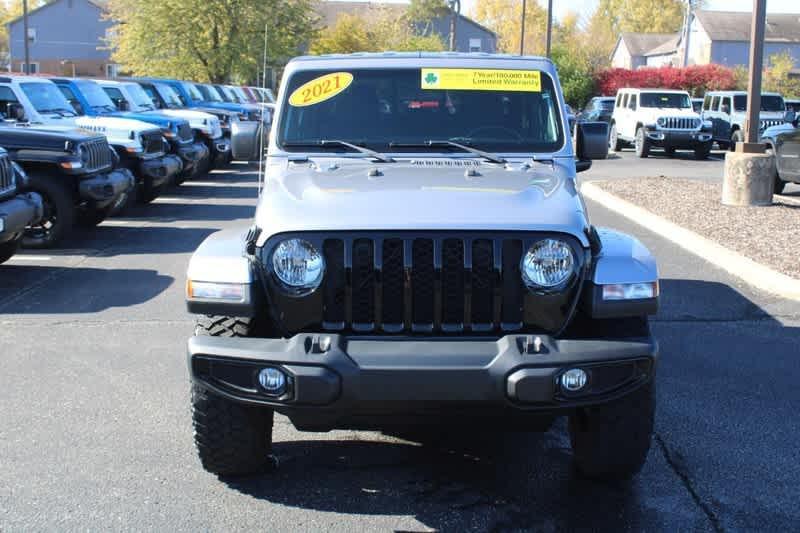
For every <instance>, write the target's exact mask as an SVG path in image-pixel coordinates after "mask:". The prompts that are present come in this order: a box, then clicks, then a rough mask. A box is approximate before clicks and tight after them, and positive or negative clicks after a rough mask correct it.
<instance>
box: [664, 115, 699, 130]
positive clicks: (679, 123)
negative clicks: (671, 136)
mask: <svg viewBox="0 0 800 533" xmlns="http://www.w3.org/2000/svg"><path fill="white" fill-rule="evenodd" d="M661 127H662V128H664V129H667V130H696V129H697V128H699V127H700V119H699V118H687V117H664V125H663V126H661Z"/></svg>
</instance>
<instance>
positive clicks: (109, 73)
mask: <svg viewBox="0 0 800 533" xmlns="http://www.w3.org/2000/svg"><path fill="white" fill-rule="evenodd" d="M117 76H119V65H117V64H115V63H109V64H107V65H106V78H116V77H117Z"/></svg>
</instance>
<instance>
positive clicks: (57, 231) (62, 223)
mask: <svg viewBox="0 0 800 533" xmlns="http://www.w3.org/2000/svg"><path fill="white" fill-rule="evenodd" d="M64 181H66V180H65V179H64V178H61V177H56V178H55V179H53V178H47V177H42V176H39V175H37V174H33V173H31V174H28V184H27V185H26V187H25V190H30V191H34V192H37V193H39V194H40V195H41V196H42V200H43V201H44V216H43V217H42V220H41V221H40V222H39V223H37V224H36V225H34V226H28V227H27V228H26V229H25V235H24V236H23V237H22V246H23V247H24V248H34V249H42V248H52V247H53V246H55V245H56V244H57V243H58V242H60V241H61V240H63V239H64V238H65V237H66V236H67V235H69V233H70V232H71V231H72V228H73V225H74V223H75V199H74V195H73V192H72V191H71V190H70V188H69V187H68V186H67V184H66V183H64ZM47 223H50V224H51V226H48V227H46V226H45V224H47ZM40 224H41V225H40Z"/></svg>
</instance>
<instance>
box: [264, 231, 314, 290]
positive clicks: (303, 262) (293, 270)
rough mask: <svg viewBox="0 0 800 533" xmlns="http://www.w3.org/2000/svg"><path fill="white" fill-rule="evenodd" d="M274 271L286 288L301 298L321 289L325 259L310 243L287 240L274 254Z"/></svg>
mask: <svg viewBox="0 0 800 533" xmlns="http://www.w3.org/2000/svg"><path fill="white" fill-rule="evenodd" d="M272 271H273V272H274V273H275V276H276V277H277V278H278V281H280V282H281V284H282V285H283V286H284V288H286V289H288V290H289V291H291V292H292V293H294V294H295V295H298V296H300V295H303V294H308V293H309V292H312V291H314V290H315V289H316V288H317V287H319V284H320V283H321V282H322V276H323V274H324V273H325V259H324V258H323V257H322V255H321V254H320V253H319V252H318V251H317V249H316V248H314V246H313V245H312V244H311V243H310V242H308V241H305V240H303V239H287V240H285V241H283V242H281V243H280V244H278V246H276V247H275V250H274V251H273V252H272Z"/></svg>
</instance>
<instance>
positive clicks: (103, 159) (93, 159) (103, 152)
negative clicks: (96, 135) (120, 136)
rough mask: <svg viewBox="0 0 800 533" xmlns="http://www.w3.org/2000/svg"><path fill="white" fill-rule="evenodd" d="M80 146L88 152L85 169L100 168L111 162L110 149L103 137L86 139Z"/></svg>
mask: <svg viewBox="0 0 800 533" xmlns="http://www.w3.org/2000/svg"><path fill="white" fill-rule="evenodd" d="M81 146H82V147H83V149H84V150H85V151H86V153H87V154H89V159H88V162H87V163H85V165H84V167H85V168H86V169H87V170H100V169H104V168H106V167H110V166H111V165H112V164H113V162H112V158H111V149H110V147H109V146H108V141H106V140H105V139H97V140H94V141H88V142H85V143H82V144H81Z"/></svg>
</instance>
